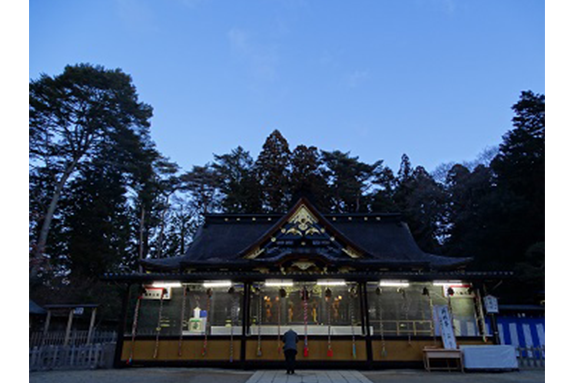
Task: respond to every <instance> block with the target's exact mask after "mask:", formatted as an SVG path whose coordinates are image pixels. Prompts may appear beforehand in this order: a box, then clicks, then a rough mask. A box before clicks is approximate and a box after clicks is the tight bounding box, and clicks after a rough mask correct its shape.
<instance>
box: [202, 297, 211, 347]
mask: <svg viewBox="0 0 575 383" xmlns="http://www.w3.org/2000/svg"><path fill="white" fill-rule="evenodd" d="M206 293H207V295H208V303H207V304H206V328H205V331H204V346H203V348H202V356H206V355H207V354H208V324H209V318H210V301H211V298H212V290H211V289H208V290H207V291H206Z"/></svg>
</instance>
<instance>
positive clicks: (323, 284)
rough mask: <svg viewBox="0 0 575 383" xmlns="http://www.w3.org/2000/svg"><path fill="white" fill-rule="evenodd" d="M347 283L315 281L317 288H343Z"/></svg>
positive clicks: (327, 280) (340, 281)
mask: <svg viewBox="0 0 575 383" xmlns="http://www.w3.org/2000/svg"><path fill="white" fill-rule="evenodd" d="M346 284H347V283H346V282H345V281H342V280H329V279H326V280H322V281H317V285H318V286H345V285H346Z"/></svg>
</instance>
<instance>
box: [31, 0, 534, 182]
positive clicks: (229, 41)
mask: <svg viewBox="0 0 575 383" xmlns="http://www.w3.org/2000/svg"><path fill="white" fill-rule="evenodd" d="M29 12H30V20H29V22H30V30H29V33H30V35H29V44H30V46H29V49H30V50H29V76H30V79H37V78H38V77H39V75H40V73H46V74H49V75H57V74H60V73H62V71H63V69H64V67H65V65H67V64H76V63H91V64H99V65H102V66H104V67H106V68H121V69H122V70H124V71H125V72H126V73H128V74H130V75H132V77H133V81H134V84H135V85H136V87H137V89H138V93H139V95H140V99H141V101H144V102H146V103H148V104H150V105H152V106H153V108H154V118H153V120H152V137H153V138H154V140H155V142H156V144H157V146H158V149H159V150H160V151H161V152H162V153H163V154H164V155H165V156H168V157H170V158H171V159H172V160H174V161H176V162H177V163H178V164H179V165H180V166H182V168H184V169H189V168H190V167H191V166H192V165H203V164H205V163H207V162H209V161H211V160H212V158H213V156H212V155H213V153H216V154H223V153H227V152H229V151H230V150H231V149H233V148H235V147H236V146H238V145H241V146H243V147H244V148H245V149H247V150H249V151H250V153H251V154H252V156H254V158H255V157H256V156H257V154H258V153H259V151H260V149H261V146H262V144H263V143H264V140H265V138H266V137H267V136H268V135H269V134H270V133H271V131H272V130H273V129H279V130H280V131H281V132H282V133H283V135H284V136H285V137H286V139H287V140H288V142H289V143H290V146H291V148H292V149H293V148H294V147H295V146H297V145H299V144H305V145H315V146H317V147H319V148H320V149H324V150H335V149H339V150H342V151H351V153H352V154H353V155H355V156H359V157H360V159H361V160H362V161H365V162H374V161H376V160H378V159H382V160H384V164H385V165H388V166H390V167H391V168H392V169H393V170H394V171H397V168H398V165H399V161H400V157H401V155H402V154H403V153H407V154H408V155H409V156H410V158H411V161H412V163H413V164H414V165H423V166H424V167H425V168H426V169H427V170H428V171H433V169H434V168H435V167H436V166H437V165H439V164H441V163H446V162H451V161H467V160H473V159H474V158H475V157H476V156H477V155H478V154H479V153H480V152H482V151H483V150H484V149H485V148H487V147H490V146H495V145H498V144H499V143H500V142H501V137H502V135H503V134H504V133H505V132H506V131H507V130H509V129H510V128H511V122H510V120H511V117H512V111H511V109H510V107H511V106H512V105H513V104H514V103H515V102H516V101H517V100H518V98H519V95H520V93H521V91H523V90H533V91H534V92H536V93H545V23H544V22H545V3H544V1H542V0H517V1H511V0H506V1H500V0H493V1H465V0H460V1H455V0H401V1H399V0H398V1H319V0H316V1H311V0H294V1H288V0H251V1H231V0H228V1H216V0H165V1H153V0H97V1H96V0H85V1H72V0H67V1H64V0H51V1H39V0H31V1H30V8H29Z"/></svg>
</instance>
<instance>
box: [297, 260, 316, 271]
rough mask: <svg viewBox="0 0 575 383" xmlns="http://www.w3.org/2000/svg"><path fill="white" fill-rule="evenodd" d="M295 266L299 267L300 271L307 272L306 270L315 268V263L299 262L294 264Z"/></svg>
mask: <svg viewBox="0 0 575 383" xmlns="http://www.w3.org/2000/svg"><path fill="white" fill-rule="evenodd" d="M293 265H294V266H295V267H297V268H298V269H300V270H303V271H305V270H307V269H309V268H310V267H312V266H315V263H313V262H306V261H297V262H294V263H293Z"/></svg>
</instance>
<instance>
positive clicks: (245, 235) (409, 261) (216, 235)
mask: <svg viewBox="0 0 575 383" xmlns="http://www.w3.org/2000/svg"><path fill="white" fill-rule="evenodd" d="M298 203H299V204H302V203H305V204H306V205H307V206H309V202H307V201H303V202H301V201H300V202H298ZM295 207H297V204H296V206H294V208H295ZM312 209H313V210H314V212H316V211H315V209H314V208H313V207H312ZM293 210H294V209H293V208H292V209H291V210H290V211H293ZM280 220H285V216H282V215H219V214H215V215H208V216H207V217H206V222H205V224H204V226H203V227H202V228H201V229H200V230H199V231H198V233H197V234H196V237H195V239H194V241H193V242H192V244H191V245H190V247H189V248H188V249H187V251H186V253H185V254H184V255H183V256H180V257H174V258H166V259H153V260H152V259H149V260H144V261H142V264H143V266H144V267H146V268H148V269H150V270H156V271H170V270H179V269H183V268H185V267H191V266H202V265H221V266H222V267H225V266H229V267H232V266H241V265H250V264H252V265H256V264H260V263H264V262H265V261H266V260H265V259H258V258H256V259H253V260H247V259H244V258H243V255H244V253H245V251H246V249H249V248H250V247H251V246H254V245H255V244H257V243H260V242H261V241H262V238H264V237H265V235H266V234H269V233H270V229H272V228H274V226H277V223H278V222H280ZM321 220H322V221H323V222H324V223H325V224H326V226H328V227H326V230H329V229H330V227H329V226H332V227H331V230H333V231H334V232H338V233H340V234H342V235H343V236H344V237H345V240H346V241H350V243H352V244H353V245H355V247H356V248H357V249H361V250H362V251H365V252H366V254H365V255H366V256H365V258H364V259H362V260H356V259H351V258H350V259H349V261H353V262H361V263H362V264H363V265H366V266H367V265H374V266H379V267H390V268H394V267H410V266H412V267H418V268H424V269H450V268H456V267H460V266H462V265H465V264H466V263H468V262H469V261H470V260H471V259H470V258H451V257H444V256H439V255H433V254H427V253H425V252H423V251H422V250H421V249H420V248H419V247H418V246H417V244H416V242H415V240H414V239H413V236H412V234H411V232H410V230H409V228H408V227H407V225H406V224H405V223H404V222H402V221H401V216H400V215H399V214H331V215H330V214H326V215H324V216H322V217H321Z"/></svg>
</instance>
